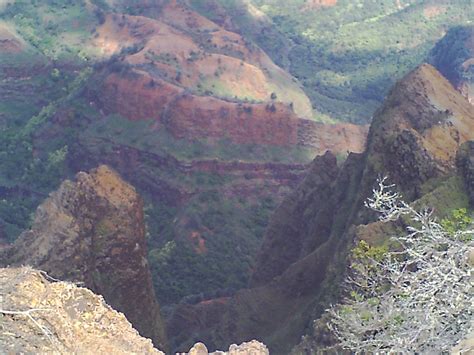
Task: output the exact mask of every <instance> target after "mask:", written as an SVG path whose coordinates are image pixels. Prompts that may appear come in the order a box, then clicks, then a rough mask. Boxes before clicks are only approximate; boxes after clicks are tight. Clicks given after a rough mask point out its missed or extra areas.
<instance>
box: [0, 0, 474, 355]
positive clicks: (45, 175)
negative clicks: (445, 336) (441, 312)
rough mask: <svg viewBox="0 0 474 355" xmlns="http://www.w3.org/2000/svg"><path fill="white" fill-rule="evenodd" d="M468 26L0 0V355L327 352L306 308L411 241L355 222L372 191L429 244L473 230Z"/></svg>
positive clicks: (323, 10)
mask: <svg viewBox="0 0 474 355" xmlns="http://www.w3.org/2000/svg"><path fill="white" fill-rule="evenodd" d="M469 5H470V4H468V2H465V1H458V0H440V1H437V0H381V1H375V2H374V1H365V0H355V1H352V0H337V1H335V0H288V1H283V0H229V1H227V0H156V1H150V0H136V1H132V0H77V1H75V0H74V1H73V0H41V1H38V0H31V1H20V0H6V1H1V0H0V266H1V267H3V268H4V269H0V279H2V280H6V281H5V285H6V286H2V285H0V303H2V302H3V301H5V300H7V301H8V302H9V303H8V305H9V307H10V306H11V307H17V308H18V309H14V310H11V309H3V308H2V307H0V352H1V351H2V349H7V350H6V351H10V350H11V349H13V348H12V347H9V346H10V345H8V344H9V342H8V339H10V338H15V339H16V340H15V342H14V343H12V344H13V345H12V346H13V347H14V349H16V350H18V352H21V351H26V352H28V351H29V350H28V349H31V346H37V347H38V349H37V350H38V351H40V350H41V351H43V349H44V351H49V349H50V347H49V345H48V344H51V345H52V342H55V341H57V345H58V346H59V348H60V350H58V351H59V352H61V353H66V352H67V351H69V352H74V351H76V350H75V348H74V346H73V345H74V344H71V340H70V335H71V334H76V333H75V332H76V330H77V329H76V328H78V327H79V328H80V327H82V325H84V326H86V327H89V326H90V327H91V328H90V329H92V333H91V334H90V335H91V338H89V337H87V336H85V335H84V334H83V332H82V331H79V332H77V334H78V335H77V336H78V337H79V338H80V341H78V343H77V349H78V350H77V351H79V350H80V349H85V350H84V351H85V352H87V351H91V350H90V349H87V345H84V344H86V343H87V344H93V343H94V342H96V343H97V347H98V348H97V349H111V350H104V351H109V352H110V351H112V352H114V351H116V352H118V353H121V352H122V351H124V352H140V353H142V352H143V353H156V351H157V349H158V350H159V351H165V352H166V353H175V352H180V353H181V352H182V353H183V354H184V353H189V354H194V355H196V354H203V355H206V354H208V353H213V352H215V354H221V353H223V352H219V351H218V350H216V349H228V351H227V350H225V351H226V352H225V353H228V354H235V355H237V354H244V355H245V354H250V355H268V353H269V352H270V353H271V354H277V355H278V354H293V355H303V354H305V355H306V354H313V353H318V352H319V351H322V349H324V348H326V347H333V348H332V349H333V350H334V351H336V352H338V351H339V352H343V351H345V350H344V349H342V348H341V346H346V345H340V344H341V343H339V341H340V340H341V339H340V338H337V330H334V329H332V330H331V329H330V327H329V326H328V324H332V323H328V322H331V315H330V314H329V313H328V312H327V309H328V307H329V306H330V305H333V304H337V305H338V306H336V307H339V305H340V304H341V302H342V303H343V302H345V301H346V300H347V299H349V298H350V297H352V298H351V299H352V300H353V301H357V300H358V298H359V299H360V297H359V296H361V295H359V294H358V293H356V294H352V293H351V292H350V291H349V290H348V289H347V287H346V286H347V285H346V281H347V280H348V276H351V275H352V273H353V272H357V271H358V269H357V264H356V259H357V257H356V256H355V255H356V254H357V253H362V254H363V252H364V250H365V249H364V248H366V249H367V250H365V252H367V254H370V253H375V254H370V255H369V257H370V258H372V259H374V260H376V261H377V262H378V261H379V260H378V259H376V257H379V256H380V254H383V253H385V254H383V255H385V256H387V255H389V253H390V252H391V248H393V249H394V250H396V251H397V252H398V249H396V248H397V242H396V241H394V240H393V239H394V238H395V239H397V238H398V239H397V240H403V236H404V235H406V232H407V231H406V228H407V227H408V226H409V225H410V223H409V221H408V220H407V219H404V218H401V219H399V220H397V221H390V222H387V223H383V222H382V221H380V220H378V216H377V212H376V211H377V209H376V208H375V210H370V209H369V208H367V205H366V204H365V202H366V201H367V198H369V197H370V196H372V195H373V193H374V190H373V189H374V186H377V181H378V178H380V177H384V176H386V180H384V181H386V183H387V184H390V185H391V186H392V188H393V189H396V190H397V191H398V192H399V194H400V197H401V198H403V199H404V200H405V201H407V203H409V204H410V206H412V207H413V209H415V208H416V209H423V208H424V207H427V208H431V209H432V213H433V218H434V217H436V218H437V219H436V220H434V222H433V225H437V223H438V222H439V225H440V226H441V227H440V230H441V229H443V228H444V230H446V233H445V234H443V235H444V236H445V237H446V236H447V235H448V234H449V235H457V234H456V233H455V231H456V229H457V228H461V227H463V228H468V227H469V228H471V227H470V226H471V225H472V223H474V222H473V219H472V216H473V201H474V194H473V189H474V182H473V176H474V172H473V166H474V165H473V142H474V106H473V105H472V92H471V91H472V90H471V89H472V68H473V65H472V64H473V51H472V49H473V48H472V43H473V41H472V40H473V36H472V34H473V32H472V24H471V18H472V17H473V15H474V13H473V8H472V6H469ZM392 184H393V185H392ZM404 206H407V205H404ZM407 218H408V217H407ZM466 231H467V229H466ZM440 233H441V232H440ZM466 234H467V232H466ZM464 237H465V236H464V235H463V237H462V238H461V237H460V239H459V241H463V242H464V241H465V242H467V243H472V240H471V239H469V238H470V237H466V238H464ZM400 238H402V239H400ZM446 238H447V237H446ZM446 238H445V239H444V241H448V243H444V244H438V248H437V249H436V250H434V249H432V250H433V253H434V254H429V253H426V255H435V254H436V255H438V254H437V253H438V252H439V253H443V252H445V251H446V250H448V247H449V245H451V244H450V239H446ZM453 238H458V237H453ZM456 241H457V239H456ZM361 242H362V244H361ZM448 244H449V245H448ZM360 245H362V246H364V247H363V248H362V247H361V248H359V249H357V248H358V247H359V246H360ZM469 245H471V244H469ZM445 246H446V248H445ZM371 248H373V249H371ZM438 249H439V250H438ZM445 249H446V250H445ZM361 250H362V251H361ZM449 250H451V249H449ZM369 252H370V253H369ZM446 253H448V252H447V251H446ZM458 254H459V255H462V257H463V258H464V255H465V253H458ZM374 255H375V256H374ZM420 255H424V256H426V255H425V254H423V253H420ZM466 255H467V254H466ZM396 260H398V259H396ZM407 260H408V259H407ZM457 260H458V259H457ZM463 260H464V259H463ZM466 260H468V259H466ZM469 260H470V259H469ZM404 261H405V260H404ZM462 263H464V261H462ZM380 265H381V264H379V266H380ZM464 266H465V265H464V264H463V267H464ZM376 269H377V268H376ZM395 269H396V268H395ZM395 269H393V270H395ZM411 269H412V268H411V266H410V267H404V268H403V271H406V272H410V273H412V272H413V273H416V272H417V271H418V265H416V267H415V266H413V270H411ZM35 270H38V271H35ZM377 270H378V269H377ZM372 271H373V269H372ZM45 272H46V273H47V274H48V275H50V276H49V278H48V276H47V275H46V274H45ZM443 277H444V276H443ZM367 279H368V278H367ZM458 279H459V280H461V279H462V280H464V279H463V278H462V277H461V278H458ZM349 282H350V280H349ZM443 282H444V281H443ZM73 283H79V285H78V286H84V287H86V288H88V289H90V291H92V292H93V293H96V294H97V296H98V297H96V295H94V294H90V293H88V292H89V291H87V290H85V289H82V288H75V287H76V286H74V285H73ZM22 285H31V287H32V288H34V289H35V290H36V289H37V290H38V297H41V300H38V299H37V298H35V297H34V294H32V293H31V292H30V291H28V292H26V293H22V292H23V291H22V290H21V288H22V287H27V286H22ZM409 285H411V283H409ZM456 285H457V286H456V287H458V286H459V287H461V286H462V287H463V285H464V284H463V283H461V282H460V283H459V285H458V284H456ZM405 286H406V285H405V284H404V285H403V287H405ZM466 287H467V286H466ZM385 288H386V287H385V286H384V287H379V289H378V291H380V290H384V289H385ZM453 289H454V288H453ZM8 290H11V291H12V292H13V291H14V296H12V297H10V296H8V297H7V294H8ZM378 291H377V290H376V289H375V291H374V294H376V295H377V294H378ZM18 295H20V296H18ZM47 295H52V298H51V299H50V298H48V297H49V296H47ZM65 295H66V296H65ZM410 295H411V292H405V294H404V295H402V296H400V297H399V299H405V298H403V297H405V296H407V297H409V296H410ZM76 296H77V297H76ZM349 296H350V297H349ZM22 297H23V298H24V299H23V298H22ZM101 297H103V299H102V298H101ZM361 297H362V298H364V297H366V295H365V294H363V295H362V296H361ZM20 298H21V300H24V302H23V301H21V300H20ZM58 298H61V300H58ZM374 298H376V297H375V296H374ZM407 299H408V298H407ZM364 300H365V301H367V302H368V300H369V298H367V297H366V298H365V299H364ZM370 300H372V296H370ZM63 301H64V302H63ZM89 301H90V303H91V304H93V306H91V307H92V308H87V307H86V306H84V302H86V303H87V302H89ZM35 302H36V303H35ZM45 302H53V303H54V304H56V305H57V306H58V307H59V312H58V313H57V314H55V315H54V316H52V317H50V315H49V314H46V313H44V312H43V311H40V313H36V312H37V310H36V308H35V307H36V306H38V307H40V306H41V307H43V306H44V305H45ZM374 302H378V301H377V300H375V301H374ZM407 302H408V301H407ZM377 304H379V303H377ZM377 304H372V307H373V308H374V309H375V308H377ZM380 304H381V303H380ZM112 307H113V309H115V310H116V311H118V312H123V314H124V316H125V317H126V318H127V320H128V321H129V322H130V323H131V325H132V327H133V328H135V329H136V330H137V332H138V334H139V335H140V336H138V334H137V333H135V331H134V330H133V329H131V328H130V326H129V324H128V323H127V322H124V321H125V319H124V318H123V316H122V315H120V314H118V313H115V311H112ZM341 307H343V306H341ZM28 308H31V309H28ZM379 308H381V309H382V308H383V311H384V312H385V311H387V312H390V311H391V309H390V307H379ZM417 308H418V309H422V308H423V307H422V306H420V305H419V304H417ZM462 308H464V306H463V307H462ZM41 312H43V313H41ZM64 312H65V313H64ZM453 312H454V311H453ZM66 313H67V315H64V314H66ZM362 313H364V312H358V313H357V314H356V315H355V316H354V317H359V318H358V320H361V319H362V318H364V317H365V318H367V317H368V316H366V315H365V313H364V314H362ZM407 313H410V312H407ZM432 313H435V312H434V311H433V312H432ZM76 315H77V319H78V323H77V324H76V325H75V326H74V327H76V328H74V329H75V330H71V329H72V328H71V327H72V325H71V324H72V323H71V322H72V321H73V319H74V317H75V316H76ZM30 316H32V317H33V318H31V317H30ZM101 316H103V317H105V318H104V321H105V323H102V322H101V321H97V322H93V323H94V325H90V323H88V322H89V321H90V319H92V318H94V317H101ZM58 317H59V318H61V320H58V319H59V318H58ZM85 318H88V319H85ZM32 319H33V320H32ZM94 319H96V318H94ZM367 319H369V318H367ZM404 319H405V318H403V317H402V318H400V317H398V318H396V319H395V318H391V320H390V321H387V322H388V323H383V324H384V325H383V326H381V327H382V328H378V330H376V331H369V332H365V333H364V332H361V334H358V333H357V332H352V333H351V334H352V335H354V334H355V335H354V336H356V335H359V336H361V337H363V336H366V337H371V336H373V337H377V336H379V335H380V334H384V332H385V330H387V329H392V328H391V327H392V326H393V327H395V326H396V325H397V324H398V325H400V324H401V326H404V323H403V322H404V321H405V320H404ZM3 320H5V321H6V323H4V322H3ZM35 320H38V322H39V323H38V324H40V325H41V326H38V325H36V324H35V322H34V321H35ZM369 320H370V319H369ZM61 321H64V325H65V328H64V329H60V328H57V327H58V324H61ZM362 321H364V320H363V319H362ZM48 322H52V323H51V324H50V326H51V330H52V333H51V334H50V333H49V332H48V331H47V330H45V329H49V326H48ZM58 322H59V323H58ZM390 322H392V323H390ZM394 322H395V323H394ZM353 323H357V321H355V322H353ZM2 324H8V326H7V327H10V326H11V327H12V329H14V331H12V332H11V334H10V333H9V330H8V329H7V328H5V326H4V325H2ZM387 324H388V325H387ZM453 324H458V323H453ZM35 326H36V328H37V329H35ZM96 326H99V327H102V326H103V327H105V328H107V329H111V330H110V331H111V332H114V333H113V334H117V332H119V331H120V330H117V329H122V330H123V332H124V338H123V339H120V341H117V342H111V343H110V344H109V343H108V342H107V341H104V342H102V341H99V340H98V339H99V338H100V337H101V335H100V334H101V330H98V328H96ZM462 327H464V328H462V329H463V331H464V330H465V324H464V323H462ZM105 328H104V329H105ZM454 328H456V326H453V329H454ZM57 329H58V330H57ZM101 329H102V328H101ZM450 329H451V328H450ZM456 329H457V330H456ZM456 329H454V330H453V332H454V333H455V332H460V330H459V329H461V326H459V327H458V328H456ZM466 329H467V328H466ZM2 330H3V333H2ZM102 330H103V329H102ZM66 333H67V334H66ZM356 333H357V334H356ZM68 334H69V335H68ZM28 337H32V343H31V346H30V345H28V342H27V339H28ZM49 337H51V339H52V340H51V339H50V338H49ZM141 337H143V338H148V339H150V340H151V341H152V342H153V345H154V346H155V349H153V348H151V345H150V342H148V341H145V340H144V339H143V338H141ZM453 339H454V338H453ZM453 339H451V340H450V342H449V346H450V348H451V347H452V346H454V344H455V343H456V342H457V341H459V339H460V338H459V339H458V338H456V339H455V340H453ZM122 340H123V341H122ZM438 340H439V342H442V341H443V340H442V339H441V338H439V339H438ZM89 341H90V342H91V343H88V342H89ZM336 343H339V345H338V344H336ZM4 344H7V345H4ZM236 344H241V345H236ZM264 344H265V345H264ZM446 344H448V343H446ZM109 345H110V348H108V346H109ZM135 346H136V347H135ZM389 348H390V346H387V347H386V348H383V349H389ZM8 349H10V350H8ZM21 349H23V350H21ZM190 349H191V350H190ZM350 349H351V350H350V351H355V350H354V349H353V348H350ZM443 349H444V348H443ZM16 350H15V351H16ZM98 351H99V350H98ZM348 351H349V350H348ZM380 351H382V350H380ZM384 351H385V350H384ZM387 351H388V350H387ZM253 352H255V354H254V353H253ZM368 352H370V351H368Z"/></svg>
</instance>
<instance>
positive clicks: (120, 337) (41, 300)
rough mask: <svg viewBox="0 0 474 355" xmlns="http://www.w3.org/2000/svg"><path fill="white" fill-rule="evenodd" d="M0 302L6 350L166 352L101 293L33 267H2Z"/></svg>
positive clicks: (0, 343) (0, 347) (0, 333)
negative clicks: (147, 337) (144, 336)
mask: <svg viewBox="0 0 474 355" xmlns="http://www.w3.org/2000/svg"><path fill="white" fill-rule="evenodd" d="M0 305H1V307H0V308H1V311H0V353H2V354H19V353H22V354H25V353H29V354H34V353H38V352H40V353H53V352H54V353H55V354H58V353H59V354H71V353H76V354H77V353H80V354H130V353H136V354H156V355H159V354H164V353H162V352H161V351H159V350H157V349H155V348H153V345H152V342H151V341H150V340H149V339H145V338H142V337H141V336H140V335H139V334H138V332H137V331H136V330H135V329H133V328H132V325H131V324H130V323H129V322H128V321H127V319H126V318H125V316H124V315H123V314H122V313H119V312H117V311H115V310H113V309H112V308H111V307H110V306H109V305H107V304H106V303H105V302H104V299H103V298H102V297H101V296H98V295H96V294H94V293H93V292H91V291H90V290H88V289H86V288H82V287H78V286H76V285H74V284H72V283H69V282H51V281H50V280H49V279H48V278H47V277H46V274H45V273H42V272H40V271H36V270H32V269H30V268H5V269H0ZM32 309H34V310H35V311H32V312H30V313H29V315H30V316H31V317H29V316H27V315H26V314H25V313H23V314H14V315H12V314H6V313H7V312H6V311H12V312H25V311H28V310H32Z"/></svg>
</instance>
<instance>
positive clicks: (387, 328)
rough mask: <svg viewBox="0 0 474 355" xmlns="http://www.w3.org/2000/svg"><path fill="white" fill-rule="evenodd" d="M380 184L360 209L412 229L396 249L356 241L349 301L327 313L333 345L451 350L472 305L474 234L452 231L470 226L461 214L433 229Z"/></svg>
mask: <svg viewBox="0 0 474 355" xmlns="http://www.w3.org/2000/svg"><path fill="white" fill-rule="evenodd" d="M385 181H386V179H385V178H384V179H381V180H379V182H378V188H376V189H374V191H373V197H372V198H370V199H368V200H367V202H366V206H367V207H368V208H370V209H372V210H374V211H376V212H378V213H379V214H380V217H379V219H380V220H381V221H383V222H388V221H395V220H397V219H398V218H400V217H402V216H403V218H404V219H408V220H410V221H411V223H409V224H410V225H409V226H408V227H407V233H406V234H405V235H402V236H399V237H397V238H396V241H395V243H396V245H397V247H396V248H391V249H390V250H388V248H386V249H383V248H374V247H370V246H369V245H368V244H367V243H365V242H361V243H360V244H359V245H358V246H357V247H356V248H355V249H354V251H353V257H354V259H355V260H356V262H355V264H353V266H352V267H351V271H350V272H349V275H348V277H347V279H346V281H347V283H346V286H347V291H348V292H347V295H348V296H347V297H345V298H344V300H343V302H342V303H341V304H339V305H337V306H333V307H331V308H330V309H329V310H328V312H329V314H330V315H331V321H330V322H329V323H328V327H329V328H330V329H331V330H332V332H333V333H334V335H335V336H336V338H337V339H338V340H339V344H338V346H340V347H342V348H345V349H349V350H351V351H354V352H356V353H357V352H364V353H365V352H369V353H377V352H381V353H398V352H403V353H406V352H410V353H414V352H417V353H441V352H445V351H449V350H450V349H451V348H452V347H453V346H455V345H456V344H457V343H458V342H459V341H460V340H461V339H463V338H464V337H465V336H466V335H467V334H468V333H469V331H470V327H471V321H472V301H473V298H472V291H473V290H472V285H471V282H470V274H471V272H472V266H471V265H470V261H469V254H470V252H471V251H472V247H473V238H472V237H473V234H474V231H472V230H465V229H462V228H461V229H454V228H452V226H453V225H455V226H459V227H466V226H467V225H468V224H472V221H470V222H471V223H467V222H468V220H467V219H468V217H467V214H465V213H463V211H462V210H459V211H457V214H458V215H457V216H455V217H456V220H458V221H459V220H460V221H461V223H457V222H456V223H454V224H453V223H446V220H443V222H442V223H438V221H437V220H436V218H435V217H433V213H432V211H429V210H423V211H417V210H415V209H414V208H413V207H412V206H410V205H408V204H407V203H405V202H404V201H402V200H401V199H400V195H399V194H398V193H397V192H394V191H393V185H386V184H385ZM464 212H465V211H464ZM459 214H461V216H460V215H459ZM407 217H408V218H407ZM443 225H444V226H448V228H446V227H444V226H443ZM393 249H395V250H393Z"/></svg>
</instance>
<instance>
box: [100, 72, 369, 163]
mask: <svg viewBox="0 0 474 355" xmlns="http://www.w3.org/2000/svg"><path fill="white" fill-rule="evenodd" d="M102 93H103V94H102V95H101V96H100V97H99V98H98V99H99V100H100V103H101V105H102V107H104V108H105V109H106V110H107V111H108V112H117V113H119V114H121V115H123V116H124V117H127V118H129V119H131V120H141V119H154V120H156V121H157V122H158V123H160V125H164V126H166V127H167V128H168V130H169V131H170V132H171V133H172V134H173V135H174V136H175V137H177V138H188V139H192V138H216V139H218V138H228V139H230V140H231V141H232V142H234V143H238V144H246V143H247V144H248V143H254V144H271V145H283V146H291V145H303V146H308V147H312V148H314V150H315V155H316V154H322V153H324V152H325V151H326V150H328V149H329V150H333V151H334V152H335V153H346V152H347V151H352V152H361V151H363V149H364V146H365V137H366V135H367V131H368V128H367V127H366V126H356V125H353V124H345V123H341V124H334V125H331V124H323V123H318V122H313V121H309V120H304V119H300V118H298V117H297V116H296V115H295V114H294V113H293V111H292V110H291V108H290V107H288V106H286V105H284V104H281V103H258V104H243V103H235V102H229V101H225V100H220V99H217V98H212V97H204V96H195V95H191V94H188V93H185V92H184V91H183V89H181V88H180V87H178V86H175V85H173V84H170V83H167V82H165V81H163V80H160V79H154V78H152V77H150V76H149V75H148V74H146V73H145V72H142V71H136V70H134V71H131V72H128V73H127V74H123V75H119V74H116V73H114V74H111V75H109V76H108V77H107V78H106V80H105V82H104V86H103V90H102Z"/></svg>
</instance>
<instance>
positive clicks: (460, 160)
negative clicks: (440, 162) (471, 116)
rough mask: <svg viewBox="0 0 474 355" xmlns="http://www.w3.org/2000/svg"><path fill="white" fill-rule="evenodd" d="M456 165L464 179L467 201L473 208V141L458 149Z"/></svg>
mask: <svg viewBox="0 0 474 355" xmlns="http://www.w3.org/2000/svg"><path fill="white" fill-rule="evenodd" d="M457 165H458V168H459V171H460V173H461V175H462V177H463V179H464V183H465V185H466V189H467V192H468V194H469V201H470V203H471V205H472V206H474V141H469V142H466V143H464V144H463V145H462V146H461V148H460V149H459V152H458V156H457Z"/></svg>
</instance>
